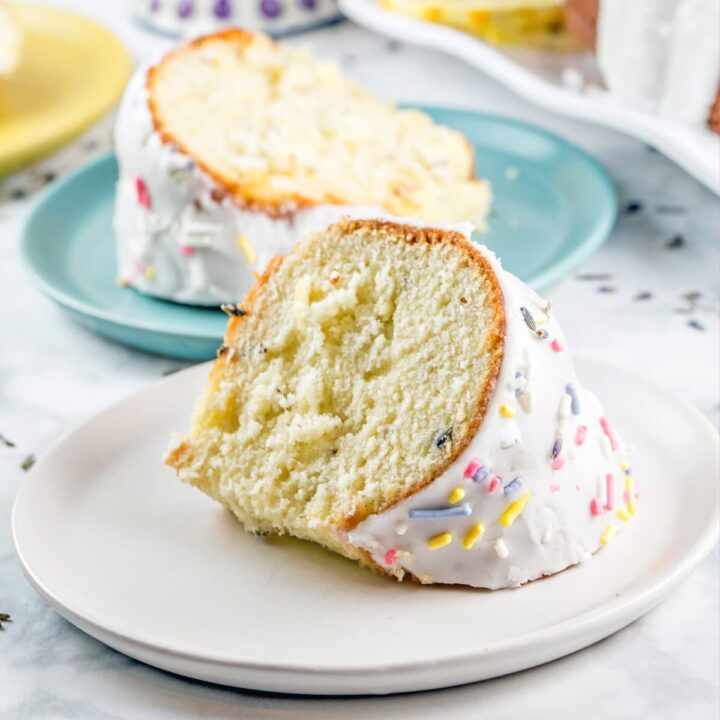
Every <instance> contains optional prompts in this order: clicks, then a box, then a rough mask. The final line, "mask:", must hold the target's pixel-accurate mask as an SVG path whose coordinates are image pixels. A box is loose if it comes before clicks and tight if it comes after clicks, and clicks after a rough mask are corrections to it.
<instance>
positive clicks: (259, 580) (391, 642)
mask: <svg viewBox="0 0 720 720" xmlns="http://www.w3.org/2000/svg"><path fill="white" fill-rule="evenodd" d="M208 367H209V366H208V365H200V366H196V367H194V368H191V369H190V370H187V371H185V372H182V373H178V374H176V375H173V376H171V377H169V378H167V379H165V380H162V381H160V382H158V383H157V384H154V385H152V386H150V387H148V388H147V389H146V390H143V391H142V392H140V393H139V394H137V395H134V396H132V397H130V398H128V399H126V400H124V401H122V402H120V403H118V404H117V405H115V406H114V407H111V408H110V409H108V410H106V411H104V412H102V413H100V414H99V415H97V416H96V417H95V418H93V419H92V420H90V421H88V422H87V423H85V424H84V425H82V426H80V427H79V428H77V429H76V430H74V431H72V432H70V433H69V434H67V435H66V436H65V437H63V438H62V439H61V440H60V441H59V442H58V443H57V444H56V445H55V447H54V448H53V449H52V450H50V451H49V452H48V453H47V454H46V455H45V457H43V458H42V459H41V460H40V462H38V463H37V465H36V466H35V467H34V468H33V470H32V471H31V472H30V474H29V475H28V476H27V478H26V479H25V481H24V482H23V484H22V487H21V489H20V492H19V494H18V497H17V500H16V503H15V507H14V511H13V536H14V540H15V546H16V549H17V553H18V557H19V558H20V562H21V563H22V566H23V568H24V570H25V573H26V574H27V577H28V578H29V580H30V582H31V583H32V584H33V586H34V587H35V589H36V590H37V591H38V592H39V593H40V594H41V595H42V596H43V597H44V598H46V599H47V600H48V602H49V603H50V604H51V605H52V606H53V607H55V608H56V609H57V610H58V612H60V613H61V614H62V615H63V616H65V617H66V618H67V619H68V620H69V621H70V622H72V623H73V624H75V625H77V626H78V627H79V628H81V629H82V630H84V631H86V632H87V633H89V634H90V635H93V636H94V637H96V638H98V639H99V640H101V641H102V642H104V643H107V644H108V645H110V646H112V647H114V648H116V649H118V650H120V651H121V652H124V653H126V654H128V655H131V656H132V657H135V658H138V659H139V660H143V661H145V662H147V663H150V664H151V665H155V666H157V667H160V668H164V669H167V670H171V671H173V672H176V673H180V674H182V675H188V676H190V677H194V678H199V679H202V680H209V681H213V682H218V683H223V684H227V685H235V686H240V687H246V688H254V689H262V690H270V691H280V692H292V693H315V694H350V693H353V694H355V693H389V692H397V691H408V690H421V689H429V688H437V687H444V686H450V685H457V684H461V683H466V682H471V681H474V680H480V679H484V678H489V677H493V676H496V675H502V674H504V673H509V672H513V671H516V670H522V669H523V668H527V667H531V666H533V665H537V664H539V663H543V662H546V661H548V660H552V659H554V658H557V657H560V656H562V655H565V654H567V653H570V652H573V651H575V650H578V649H580V648H582V647H585V646H586V645H589V644H590V643H593V642H595V641H597V640H599V639H600V638H602V637H605V636H606V635H609V634H610V633H613V632H615V631H616V630H618V629H620V628H621V627H623V626H625V625H627V624H628V623H630V622H632V621H633V620H635V619H636V618H638V617H639V616H640V615H642V614H643V613H645V612H647V611H648V610H650V608H652V607H653V606H654V605H656V604H657V603H658V602H659V601H660V600H661V599H662V598H663V597H664V596H665V595H666V593H667V592H668V591H669V590H670V589H671V588H672V587H673V586H674V585H676V584H677V583H678V582H679V581H680V580H681V579H682V578H683V577H684V576H685V575H686V574H687V573H688V572H690V570H691V569H692V568H693V567H694V566H695V565H697V563H698V562H699V561H700V560H701V559H702V558H703V557H705V555H706V554H707V553H708V552H709V551H710V549H711V548H712V546H713V544H714V543H715V541H716V537H717V531H718V487H717V477H718V436H717V433H716V432H715V430H714V429H713V428H712V427H711V426H710V424H709V423H708V422H707V421H706V420H705V419H704V418H703V417H702V416H701V415H700V414H699V413H698V412H697V411H696V410H694V409H693V408H691V407H690V406H688V405H685V404H683V403H682V402H679V401H677V400H675V399H673V398H671V397H669V396H667V395H665V394H664V393H663V392H661V391H659V390H657V389H655V388H653V387H652V386H650V385H647V384H646V383H645V382H644V381H641V380H640V379H638V378H635V377H633V376H630V375H627V374H625V373H622V372H620V371H618V370H614V369H612V368H610V367H608V366H605V365H602V364H600V363H597V362H590V361H582V362H580V363H579V370H580V374H581V376H582V377H583V378H584V379H585V381H586V382H587V383H588V385H589V386H590V387H592V388H593V389H595V390H597V392H598V394H599V395H600V397H601V398H602V399H603V401H604V403H605V405H606V409H607V411H608V413H609V415H610V416H611V417H613V418H614V419H615V422H616V424H617V426H618V427H619V428H620V430H621V432H622V434H623V437H624V438H625V439H626V441H628V442H629V443H631V444H633V445H635V451H634V453H632V457H633V466H634V474H635V476H636V477H637V478H638V480H639V487H640V492H641V496H642V503H641V505H640V512H639V514H638V516H637V517H636V519H635V520H634V521H633V523H632V524H631V525H630V526H629V527H628V528H627V531H626V532H623V533H622V534H621V535H619V536H618V538H617V539H616V540H615V541H614V542H613V543H612V544H611V545H610V546H608V547H607V548H606V549H604V550H602V551H601V552H599V553H598V554H597V555H596V556H595V558H594V559H592V560H591V561H590V562H587V563H585V564H583V565H581V566H578V567H575V568H573V569H571V570H568V571H566V572H563V573H560V574H559V575H556V576H554V577H551V578H547V579H545V580H541V581H538V582H534V583H530V584H529V585H527V586H525V587H523V588H520V589H517V590H504V591H497V592H483V591H476V590H470V589H462V588H447V587H446V588H443V587H420V586H417V585H413V584H410V583H408V584H399V583H396V582H393V581H391V580H389V579H387V578H382V577H376V576H375V575H373V574H372V573H370V572H369V571H367V570H364V569H362V568H360V567H358V566H356V565H355V564H353V563H352V562H350V561H348V560H345V559H343V558H341V557H339V556H335V555H333V554H331V553H329V552H326V551H324V550H323V549H321V548H319V547H316V546H314V545H310V544H304V543H299V542H295V541H287V540H264V539H261V538H256V537H253V536H251V535H248V534H246V533H245V532H244V531H243V530H242V529H241V527H240V525H239V524H238V523H237V522H236V521H235V520H234V519H233V518H232V517H231V516H230V514H229V513H227V512H225V511H224V510H222V509H221V508H220V507H219V506H217V505H216V504H214V503H213V502H212V501H210V500H208V499H207V498H206V497H204V496H203V495H202V494H201V493H200V492H198V491H197V490H195V489H193V488H191V487H189V486H185V485H182V484H181V483H180V482H179V481H177V480H176V479H175V478H174V476H173V474H172V473H171V471H170V470H168V469H167V468H164V467H163V465H162V464H161V462H160V458H161V456H162V454H163V452H164V450H165V448H166V446H167V441H168V435H169V433H170V431H172V430H178V429H182V428H184V427H185V426H186V424H187V416H188V413H189V410H190V408H191V406H192V404H193V401H194V399H195V397H196V394H197V392H198V391H199V390H200V387H201V385H202V384H203V382H204V379H205V376H206V374H207V371H208Z"/></svg>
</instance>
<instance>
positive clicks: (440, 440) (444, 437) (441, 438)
mask: <svg viewBox="0 0 720 720" xmlns="http://www.w3.org/2000/svg"><path fill="white" fill-rule="evenodd" d="M452 436H453V431H452V428H448V429H447V430H445V431H444V432H442V433H440V435H438V436H437V438H436V439H435V447H436V448H437V449H438V450H439V449H440V448H441V447H443V446H444V445H445V443H447V442H449V441H451V440H452Z"/></svg>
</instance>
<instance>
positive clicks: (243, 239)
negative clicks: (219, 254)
mask: <svg viewBox="0 0 720 720" xmlns="http://www.w3.org/2000/svg"><path fill="white" fill-rule="evenodd" d="M235 243H236V244H237V246H238V248H239V249H240V252H241V253H242V254H243V255H244V256H245V259H246V260H247V262H248V264H249V265H253V264H254V263H255V260H257V254H256V253H255V250H254V249H253V246H252V245H251V244H250V241H249V240H248V238H247V235H238V236H237V237H236V238H235Z"/></svg>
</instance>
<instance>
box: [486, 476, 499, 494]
mask: <svg viewBox="0 0 720 720" xmlns="http://www.w3.org/2000/svg"><path fill="white" fill-rule="evenodd" d="M500 482H501V481H500V478H499V477H498V476H497V475H493V476H492V477H491V478H490V482H489V483H488V492H491V493H493V492H495V491H496V490H497V489H498V488H499V487H500Z"/></svg>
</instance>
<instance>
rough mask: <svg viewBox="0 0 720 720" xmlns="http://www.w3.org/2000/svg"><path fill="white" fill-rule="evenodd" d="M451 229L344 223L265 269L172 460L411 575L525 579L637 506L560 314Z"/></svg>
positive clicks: (265, 527)
mask: <svg viewBox="0 0 720 720" xmlns="http://www.w3.org/2000/svg"><path fill="white" fill-rule="evenodd" d="M467 234H468V233H467V229H466V228H458V229H442V228H430V227H420V226H417V225H408V224H397V223H393V222H388V221H382V220H352V219H343V220H341V221H339V222H338V223H336V224H334V225H333V226H331V227H330V228H328V229H327V230H325V231H324V232H321V233H315V234H313V235H311V236H310V237H309V238H307V239H306V240H304V241H303V242H301V243H300V244H299V245H297V246H296V247H295V248H294V249H293V250H292V251H291V253H290V254H289V255H288V256H287V257H286V258H284V259H282V258H278V259H277V260H275V261H273V262H272V263H271V264H270V265H269V266H268V268H267V269H266V271H265V273H264V275H263V276H262V277H261V279H260V280H259V282H258V284H257V286H256V287H255V288H254V289H253V290H252V291H251V292H250V294H249V295H248V296H247V298H246V299H245V301H244V302H243V303H242V304H240V305H237V306H231V307H230V308H228V311H229V312H230V313H231V314H232V315H233V316H232V317H231V319H230V322H229V325H228V330H227V334H226V337H225V341H224V344H223V346H222V347H221V348H220V351H219V356H218V360H217V361H216V363H215V366H214V368H213V370H212V372H211V374H210V378H209V380H208V385H207V389H206V391H205V393H204V395H203V397H202V398H201V399H200V401H199V404H198V406H197V408H196V411H195V415H194V419H193V422H192V428H191V430H190V433H189V435H188V436H187V437H186V438H184V439H183V440H181V441H179V442H178V443H177V444H176V445H175V446H174V447H173V448H172V449H171V450H170V452H169V453H168V456H167V458H166V461H167V462H168V464H170V465H171V466H173V467H174V468H175V469H176V471H177V473H178V475H179V477H180V479H182V480H183V481H185V482H188V483H190V484H192V485H194V486H196V487H197V488H199V489H200V490H202V491H203V492H205V493H207V494H208V495H209V496H211V497H212V498H214V499H215V500H217V501H219V502H220V503H222V504H223V505H224V506H225V507H227V508H228V509H229V510H230V511H232V512H233V513H234V514H235V515H236V516H237V518H238V519H239V520H240V521H241V522H242V523H243V524H244V526H245V527H246V529H247V530H249V531H251V532H257V533H270V534H272V533H278V534H288V535H292V536H295V537H298V538H301V539H305V540H312V541H315V542H318V543H321V544H323V545H325V546H326V547H328V548H330V549H332V550H334V551H336V552H339V553H341V554H343V555H345V556H347V557H349V558H353V559H356V560H359V561H361V562H362V563H363V564H365V565H368V566H370V567H372V568H374V569H376V570H382V571H384V572H386V573H388V574H390V575H392V576H394V577H396V578H398V579H402V578H403V577H405V576H410V577H412V578H414V579H416V580H419V581H420V582H422V583H447V584H463V585H470V586H474V587H483V588H502V587H511V586H517V585H520V584H522V583H524V582H527V581H529V580H533V579H535V578H538V577H541V576H543V575H548V574H552V573H555V572H559V571H560V570H563V569H564V568H566V567H568V566H569V565H572V564H575V563H578V562H581V561H583V560H585V559H587V558H589V557H590V555H591V553H593V552H594V551H595V550H597V549H598V548H599V547H600V546H601V545H604V544H607V542H609V541H610V539H612V537H613V535H614V534H615V533H616V532H617V531H618V530H619V529H620V527H621V526H622V525H623V524H624V523H625V522H627V521H629V520H630V519H631V518H632V517H633V515H634V514H635V512H636V490H635V485H634V480H633V478H632V477H631V475H630V474H629V468H628V466H627V463H626V461H625V459H624V455H623V452H622V446H621V444H620V440H619V438H618V436H617V433H616V431H615V430H614V428H613V427H612V425H611V424H610V422H609V421H608V420H607V419H606V418H605V417H604V416H603V413H602V409H601V407H600V405H599V403H598V401H597V399H596V398H595V397H594V396H593V395H592V393H590V392H588V391H586V390H585V389H584V388H583V387H582V385H581V384H580V382H579V381H578V379H577V377H576V375H575V372H574V370H573V365H572V360H571V358H570V356H569V354H568V353H567V351H566V349H565V340H564V338H563V336H562V334H561V331H560V330H559V328H558V326H557V322H556V321H555V319H554V318H553V317H552V316H551V313H550V309H549V306H548V304H547V303H546V302H544V301H542V300H541V299H540V298H539V297H538V296H537V295H536V294H535V293H534V292H533V291H532V290H530V289H529V288H527V287H526V286H525V285H523V284H522V283H521V282H520V281H519V280H517V279H516V278H514V277H513V276H511V275H509V274H508V273H506V272H504V271H503V270H502V268H501V267H500V264H499V262H498V261H497V259H496V258H495V257H494V255H493V254H492V253H491V252H490V251H488V250H486V249H484V248H482V247H479V246H476V245H473V244H472V243H471V242H470V241H469V240H468V238H467Z"/></svg>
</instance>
